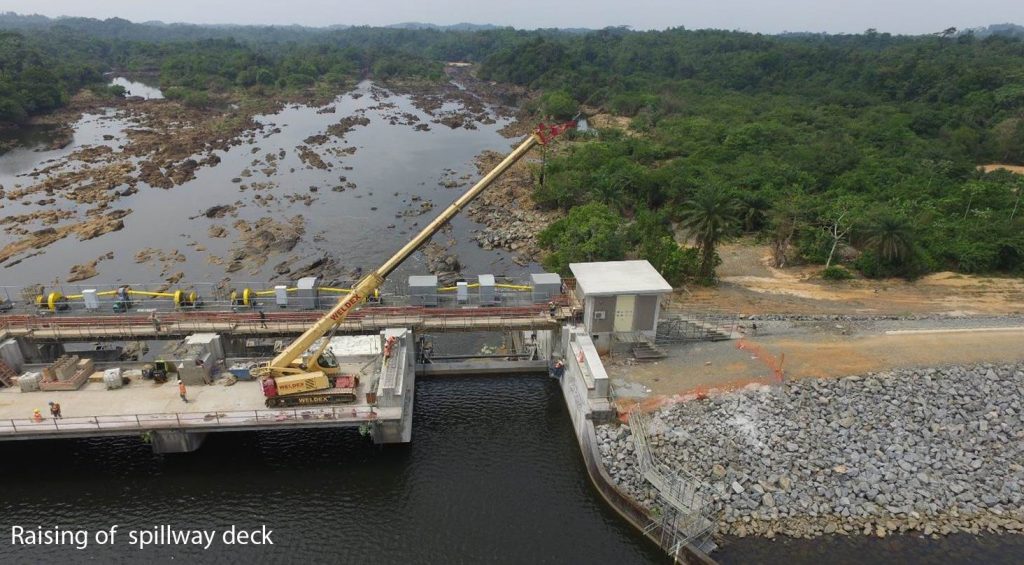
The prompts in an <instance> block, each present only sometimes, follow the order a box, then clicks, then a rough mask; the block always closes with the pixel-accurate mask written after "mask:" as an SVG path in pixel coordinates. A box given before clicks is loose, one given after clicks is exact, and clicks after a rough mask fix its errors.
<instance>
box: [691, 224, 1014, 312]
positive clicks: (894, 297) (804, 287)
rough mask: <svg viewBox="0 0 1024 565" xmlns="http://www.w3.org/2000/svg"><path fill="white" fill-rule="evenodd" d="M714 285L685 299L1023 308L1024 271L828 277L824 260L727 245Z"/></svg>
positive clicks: (724, 305)
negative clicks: (782, 261) (790, 259)
mask: <svg viewBox="0 0 1024 565" xmlns="http://www.w3.org/2000/svg"><path fill="white" fill-rule="evenodd" d="M719 253H720V255H721V257H722V265H721V266H720V267H719V269H718V274H719V277H720V279H721V283H720V284H719V286H718V287H715V288H700V287H698V288H689V289H688V290H687V291H682V292H677V293H676V296H675V301H676V302H677V303H679V304H681V305H684V306H687V307H691V308H696V309H704V310H719V311H723V312H730V313H738V314H743V315H752V314H797V315H810V314H819V315H820V314H840V315H895V316H903V315H922V314H946V315H951V316H972V315H979V314H995V315H1006V314H1012V313H1021V312H1024V279H1021V278H1012V277H984V276H972V275H963V274H958V273H949V272H943V273H934V274H931V275H928V276H926V277H923V278H921V279H919V280H917V281H914V282H908V281H904V280H901V279H885V280H869V279H863V278H858V279H854V280H849V281H825V280H822V279H821V278H820V276H819V274H820V272H821V266H820V265H814V266H806V267H789V268H786V269H775V268H772V267H770V266H769V265H770V251H769V249H768V246H766V245H760V244H754V243H751V242H739V243H732V244H728V245H723V246H722V247H721V249H720V251H719Z"/></svg>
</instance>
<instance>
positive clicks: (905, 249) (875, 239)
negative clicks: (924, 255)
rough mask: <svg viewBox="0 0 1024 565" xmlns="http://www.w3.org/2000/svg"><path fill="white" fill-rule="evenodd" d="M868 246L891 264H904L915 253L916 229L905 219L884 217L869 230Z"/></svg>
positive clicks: (876, 221)
mask: <svg viewBox="0 0 1024 565" xmlns="http://www.w3.org/2000/svg"><path fill="white" fill-rule="evenodd" d="M867 244H868V246H869V247H872V248H874V250H875V251H876V252H877V253H878V256H879V257H881V258H882V259H884V260H886V261H888V262H889V263H895V264H899V263H902V262H904V261H906V260H907V259H908V258H910V255H911V254H912V253H913V251H914V228H913V226H911V225H910V222H909V221H908V220H907V219H906V218H904V217H901V216H891V215H883V216H881V217H879V218H878V219H877V220H875V222H874V223H873V224H872V225H871V226H870V227H869V228H868V239H867Z"/></svg>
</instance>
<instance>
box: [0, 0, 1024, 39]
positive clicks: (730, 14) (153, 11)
mask: <svg viewBox="0 0 1024 565" xmlns="http://www.w3.org/2000/svg"><path fill="white" fill-rule="evenodd" d="M0 10H2V11H13V12H17V13H20V14H42V15H45V16H51V17H55V16H62V15H63V16H84V17H93V18H101V19H103V18H111V17H120V18H124V19H127V20H131V21H134V22H144V21H149V20H160V21H164V22H168V23H170V22H188V23H201V24H227V23H231V24H279V25H287V24H300V25H307V26H327V25H333V24H347V25H388V24H393V23H400V22H411V21H415V22H428V23H436V24H442V25H443V24H454V23H460V22H471V23H477V24H485V23H487V24H496V25H502V26H513V27H516V28H523V29H533V28H538V27H585V28H602V27H606V26H617V25H627V26H631V27H633V28H634V29H664V28H667V27H678V26H684V27H686V28H688V29H699V28H717V29H731V30H742V31H751V32H761V33H779V32H784V31H811V32H829V33H859V32H862V31H864V30H866V29H868V28H875V29H877V30H878V31H881V32H890V33H903V34H922V33H934V32H937V31H941V30H943V29H946V28H949V27H957V28H960V29H964V28H971V27H979V26H985V25H988V24H993V23H1006V22H1011V23H1017V24H1022V25H1024V0H971V1H967V0H675V1H673V0H589V1H581V0H517V1H500V2H499V1H496V0H445V1H437V0H344V1H339V0H335V1H331V0H289V1H287V2H264V1H259V0H212V1H211V0H204V1H195V0H173V1H172V0H87V1H83V0H2V2H0Z"/></svg>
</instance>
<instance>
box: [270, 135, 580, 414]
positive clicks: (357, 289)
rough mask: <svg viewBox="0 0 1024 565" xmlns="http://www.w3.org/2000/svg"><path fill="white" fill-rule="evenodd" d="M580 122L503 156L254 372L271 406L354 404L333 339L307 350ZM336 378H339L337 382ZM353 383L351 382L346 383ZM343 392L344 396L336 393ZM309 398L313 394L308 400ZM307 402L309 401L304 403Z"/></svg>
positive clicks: (533, 138) (529, 140) (531, 139)
mask: <svg viewBox="0 0 1024 565" xmlns="http://www.w3.org/2000/svg"><path fill="white" fill-rule="evenodd" d="M573 126H575V123H573V122H569V123H564V124H557V125H551V126H545V125H543V124H541V125H540V126H538V127H537V129H536V130H534V132H533V133H531V134H530V136H529V137H527V138H526V139H525V140H523V142H522V143H520V144H519V146H518V147H516V149H515V150H514V151H512V153H510V154H509V155H508V156H507V157H505V159H503V160H502V161H501V162H500V163H498V165H497V166H496V167H494V169H492V170H491V171H490V172H488V173H487V174H486V175H484V177H483V178H482V179H480V181H479V182H477V183H476V184H475V185H473V186H472V187H471V188H470V189H469V190H467V191H466V193H465V194H463V195H462V196H460V197H459V198H458V199H457V200H455V202H453V203H452V204H451V205H450V206H448V207H447V208H445V210H444V211H443V212H442V213H441V214H440V215H438V216H437V218H435V219H434V220H433V221H432V222H430V223H429V224H427V225H426V226H425V227H424V228H423V229H422V230H421V231H420V232H419V233H418V234H416V236H415V237H413V238H412V239H411V240H410V241H409V242H408V243H406V244H405V245H404V246H403V247H402V248H401V249H399V250H398V252H396V253H395V254H394V255H392V256H391V258H389V259H388V260H387V261H385V262H384V264H383V265H381V266H380V267H379V268H377V270H375V271H373V272H372V273H370V274H368V275H366V276H365V277H363V279H362V280H360V281H359V282H358V283H357V284H356V285H355V286H354V287H353V288H352V289H351V290H350V291H349V292H348V293H347V294H345V295H344V296H343V297H342V298H341V300H339V301H338V304H337V305H336V306H335V307H334V308H332V309H331V310H330V311H329V312H327V313H326V314H325V315H324V316H323V317H322V318H320V319H319V320H318V321H317V322H316V323H315V324H313V326H311V327H310V328H309V329H308V330H306V332H305V333H303V334H302V335H301V336H299V337H298V338H297V339H296V340H295V341H293V342H292V343H291V344H290V345H288V346H287V347H286V348H284V349H283V350H282V351H281V353H279V354H278V355H277V357H275V358H274V359H273V360H272V361H270V362H269V363H267V364H266V365H263V366H260V367H258V368H256V369H254V370H253V375H254V376H255V377H257V378H259V379H260V380H261V381H262V383H263V393H264V395H265V396H266V397H267V401H266V404H267V406H269V407H277V406H298V405H309V404H313V405H317V404H336V403H343V402H351V401H353V400H354V399H355V394H354V387H356V386H358V382H355V383H352V382H351V381H349V382H347V383H342V382H338V380H340V379H343V378H344V377H342V378H339V379H333V375H335V374H337V372H338V369H337V362H336V360H335V359H334V355H333V354H332V353H331V352H330V351H329V350H328V346H329V345H330V339H323V343H322V344H321V345H320V347H319V348H318V349H317V351H316V352H315V353H313V354H311V355H308V356H307V357H306V358H305V359H302V356H303V353H305V352H306V351H307V350H309V349H310V348H311V347H313V345H314V344H315V343H316V341H317V340H319V339H321V338H324V336H325V335H327V333H328V332H330V331H331V330H333V329H334V328H336V327H337V325H338V324H339V323H341V322H342V321H343V320H344V319H345V318H346V317H347V316H348V314H349V313H350V312H351V311H352V310H354V309H355V308H356V307H358V306H359V305H360V304H362V303H363V302H364V301H366V299H367V298H368V297H370V296H374V295H375V293H377V292H379V289H380V286H381V285H382V284H383V283H384V279H385V278H386V277H387V276H388V275H389V274H391V272H392V271H394V270H395V269H396V268H397V267H398V266H399V265H401V264H402V262H403V261H405V260H406V259H407V258H408V257H409V256H410V255H412V253H413V252H414V251H416V250H417V249H418V248H419V247H420V246H421V245H423V244H424V243H426V241H427V240H428V239H430V237H431V236H433V235H434V234H435V233H437V231H438V230H440V229H441V228H442V227H443V226H444V225H445V224H446V223H448V221H450V220H451V219H452V218H453V217H455V215H456V214H458V213H459V211H461V210H462V209H463V208H465V207H466V206H467V205H468V204H469V203H470V202H471V201H472V200H473V199H474V198H476V197H477V196H478V195H479V194H480V193H481V192H483V191H484V190H485V189H486V188H487V187H488V186H490V185H491V183H492V182H494V179H496V178H498V177H499V176H500V175H501V174H502V173H504V172H505V171H506V170H507V169H508V168H509V167H511V166H512V164H513V163H515V162H516V161H518V160H519V159H521V158H522V157H523V156H524V155H526V153H527V152H528V151H529V150H530V149H532V148H533V147H534V146H535V145H545V144H547V142H548V141H550V140H551V139H553V138H555V137H557V136H558V135H560V134H561V133H562V132H564V131H565V130H567V129H569V128H571V127H573ZM332 380H334V381H335V382H332ZM345 385H349V386H345ZM335 390H337V391H338V394H332V392H333V391H335ZM306 397H308V398H306ZM303 400H307V401H306V402H303Z"/></svg>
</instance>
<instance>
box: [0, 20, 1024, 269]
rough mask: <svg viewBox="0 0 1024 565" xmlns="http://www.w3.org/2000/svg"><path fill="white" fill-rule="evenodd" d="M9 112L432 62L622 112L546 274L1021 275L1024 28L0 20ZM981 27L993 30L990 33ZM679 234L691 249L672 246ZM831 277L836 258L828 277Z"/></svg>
mask: <svg viewBox="0 0 1024 565" xmlns="http://www.w3.org/2000/svg"><path fill="white" fill-rule="evenodd" d="M0 29H7V30H10V31H4V32H0V122H7V123H19V122H22V121H24V120H25V119H27V118H28V117H29V116H32V115H35V114H39V113H44V112H48V111H51V110H53V109H55V108H58V107H60V106H61V105H63V104H65V103H66V102H67V100H68V98H69V96H70V95H71V94H73V93H74V92H76V91H77V90H79V89H81V88H83V87H85V86H95V85H100V84H102V83H103V75H102V73H103V72H105V71H108V70H112V69H118V70H129V71H149V72H159V75H160V84H161V86H162V87H163V88H164V90H165V92H166V93H167V94H168V96H169V97H172V98H173V97H178V98H180V99H182V100H183V101H184V102H185V103H188V104H197V105H202V104H207V103H209V101H210V99H211V96H210V95H211V94H218V93H224V92H236V93H237V92H248V93H251V94H253V95H265V94H271V93H273V92H276V91H296V90H304V89H309V88H315V87H330V88H336V87H338V86H339V85H341V84H345V83H347V82H348V81H351V80H354V79H357V78H360V77H365V76H373V77H376V78H383V79H388V78H419V79H428V80H437V79H440V78H441V77H442V76H443V75H442V62H443V61H450V60H469V61H475V62H478V63H480V68H479V74H480V77H481V78H484V79H487V80H495V81H500V82H507V83H514V84H518V85H522V86H526V87H529V88H530V89H532V91H534V92H538V93H541V95H540V96H537V97H535V98H531V99H529V100H527V101H525V102H524V103H525V104H526V107H527V108H528V109H530V110H532V111H534V112H535V113H536V114H537V115H538V116H541V115H546V116H552V117H555V118H559V119H565V118H569V117H572V116H574V115H575V114H576V113H577V111H578V109H579V108H580V107H583V108H584V109H585V110H586V111H587V112H600V113H613V114H615V115H618V116H625V117H628V118H629V124H630V127H629V128H628V129H627V130H623V129H596V130H595V129H591V130H590V131H587V132H581V133H578V134H576V135H575V139H576V140H577V141H578V142H577V143H572V144H570V145H569V146H568V149H566V150H564V151H560V152H557V153H556V154H553V155H552V156H550V157H549V158H548V160H547V163H546V166H545V170H544V176H543V182H542V183H541V182H538V185H537V188H536V191H535V201H536V202H537V203H538V205H540V206H542V207H547V208H553V209H562V210H564V211H565V212H566V216H565V219H563V220H562V221H559V222H556V223H555V224H554V225H552V226H551V228H549V229H548V230H546V231H545V232H544V233H543V234H542V236H541V238H540V240H541V244H542V245H544V246H546V247H547V248H548V249H549V250H550V252H551V253H550V256H549V257H548V258H547V261H546V263H547V264H548V265H549V266H550V267H552V268H555V269H559V270H565V269H566V266H567V264H568V263H569V262H572V261H577V260H594V259H614V258H621V257H626V256H642V257H646V258H649V259H650V260H651V261H652V262H653V263H655V264H656V266H658V268H659V269H661V270H662V272H663V273H664V274H665V275H666V276H667V277H668V278H669V279H670V280H671V281H672V282H674V283H678V282H681V281H683V280H685V279H688V278H692V279H696V280H701V281H707V282H710V281H712V280H713V269H714V266H715V265H716V264H717V262H718V259H717V255H716V253H715V248H716V246H717V245H718V244H719V243H721V242H722V241H725V240H727V239H729V238H731V237H734V236H737V235H741V234H750V235H752V236H755V237H758V238H760V239H762V240H763V241H766V242H768V243H770V244H771V245H772V248H773V250H774V255H775V261H776V263H777V264H779V265H783V264H794V263H799V262H807V263H816V264H822V266H823V267H825V266H827V267H828V268H827V269H825V271H824V273H825V275H826V276H828V277H832V278H842V277H844V276H848V272H847V271H846V270H845V269H844V268H849V269H856V270H858V271H860V272H861V273H863V274H865V275H868V276H892V275H896V276H906V277H914V276H917V275H920V274H923V273H926V272H929V271H933V270H938V269H953V270H958V271H963V272H1006V273H1020V272H1022V271H1024V211H1022V210H1021V209H1020V208H1021V206H1020V204H1021V202H1020V201H1021V196H1022V193H1024V182H1022V177H1021V176H1015V175H1012V174H1010V173H1007V172H993V173H988V174H986V173H982V172H979V170H978V165H981V164H985V163H1010V164H1021V163H1024V40H1022V39H1021V37H1020V34H1019V33H1018V32H1019V28H1016V27H1013V26H1009V27H1002V28H997V27H996V26H993V27H991V28H989V30H988V31H987V32H986V33H984V34H980V33H979V34H977V35H976V34H973V33H960V34H958V33H954V32H952V31H951V30H947V32H945V33H941V34H936V35H932V36H921V37H906V36H892V35H889V34H884V33H877V32H874V31H872V30H869V31H868V32H865V33H864V34H860V35H840V36H828V35H819V34H792V35H785V36H764V35H757V34H747V33H737V32H724V31H686V30H683V29H674V30H667V31H662V32H633V31H629V30H626V29H621V28H613V29H605V30H599V31H589V32H583V31H579V30H576V31H557V30H537V31H521V30H513V29H489V30H482V31H462V30H445V29H404V28H399V29H389V28H366V27H354V28H322V29H309V28H299V27H294V26H293V27H233V26H192V25H163V24H158V25H157V24H134V23H131V22H127V21H125V20H116V19H115V20H106V21H99V20H90V19H83V18H72V19H60V20H50V19H46V18H38V17H23V16H14V15H10V14H7V15H2V16H0ZM983 35H984V37H983ZM679 235H682V236H684V238H685V240H686V241H687V242H688V244H687V245H685V246H683V247H680V246H679V245H677V244H676V243H675V241H676V238H677V236H679ZM837 265H842V266H843V267H838V266H837Z"/></svg>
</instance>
